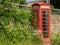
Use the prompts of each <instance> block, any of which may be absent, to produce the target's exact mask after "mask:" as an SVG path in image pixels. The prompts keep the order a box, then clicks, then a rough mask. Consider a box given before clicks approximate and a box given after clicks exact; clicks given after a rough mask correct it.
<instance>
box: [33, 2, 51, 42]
mask: <svg viewBox="0 0 60 45" xmlns="http://www.w3.org/2000/svg"><path fill="white" fill-rule="evenodd" d="M35 4H38V5H39V6H40V8H39V9H38V17H37V19H38V24H37V25H38V27H37V29H38V30H40V31H41V32H43V28H42V24H43V23H42V17H43V16H42V12H43V11H48V12H49V14H48V38H43V39H42V41H43V43H50V8H41V6H48V7H50V5H49V4H48V3H46V2H36V3H34V4H33V5H32V13H33V10H36V9H34V8H33V6H34V5H35ZM33 20H34V19H33V18H32V27H34V22H33ZM41 36H42V37H43V33H42V34H41Z"/></svg>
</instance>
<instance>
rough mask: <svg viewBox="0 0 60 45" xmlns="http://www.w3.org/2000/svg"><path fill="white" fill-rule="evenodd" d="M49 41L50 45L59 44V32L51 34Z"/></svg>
mask: <svg viewBox="0 0 60 45" xmlns="http://www.w3.org/2000/svg"><path fill="white" fill-rule="evenodd" d="M51 42H52V45H59V44H60V32H59V33H58V34H52V35H51Z"/></svg>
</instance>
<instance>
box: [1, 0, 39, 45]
mask: <svg viewBox="0 0 60 45" xmlns="http://www.w3.org/2000/svg"><path fill="white" fill-rule="evenodd" d="M23 1H24V0H14V1H13V0H1V2H0V42H2V43H4V44H1V45H5V42H6V43H8V44H6V45H9V44H10V45H13V44H11V43H16V42H25V41H27V42H26V43H30V42H31V41H32V42H33V43H34V41H35V42H36V41H37V43H38V42H39V43H40V40H39V38H38V32H35V31H34V30H32V29H31V27H30V25H31V23H30V22H31V17H32V16H31V13H30V12H29V10H30V9H29V8H28V11H26V8H25V7H24V8H19V7H18V6H17V5H12V4H9V3H18V4H19V3H21V4H23ZM6 2H9V3H6ZM32 42H31V43H32Z"/></svg>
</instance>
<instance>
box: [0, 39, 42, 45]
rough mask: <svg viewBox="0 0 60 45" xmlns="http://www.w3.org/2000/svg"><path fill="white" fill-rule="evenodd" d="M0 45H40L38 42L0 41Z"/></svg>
mask: <svg viewBox="0 0 60 45" xmlns="http://www.w3.org/2000/svg"><path fill="white" fill-rule="evenodd" d="M0 45H42V44H41V42H39V41H29V40H27V41H23V42H11V41H0Z"/></svg>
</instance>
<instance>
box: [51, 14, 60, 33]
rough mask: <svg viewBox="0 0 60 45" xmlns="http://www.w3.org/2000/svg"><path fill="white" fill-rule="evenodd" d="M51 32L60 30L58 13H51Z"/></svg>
mask: <svg viewBox="0 0 60 45" xmlns="http://www.w3.org/2000/svg"><path fill="white" fill-rule="evenodd" d="M51 32H54V33H58V32H60V15H55V14H51Z"/></svg>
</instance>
